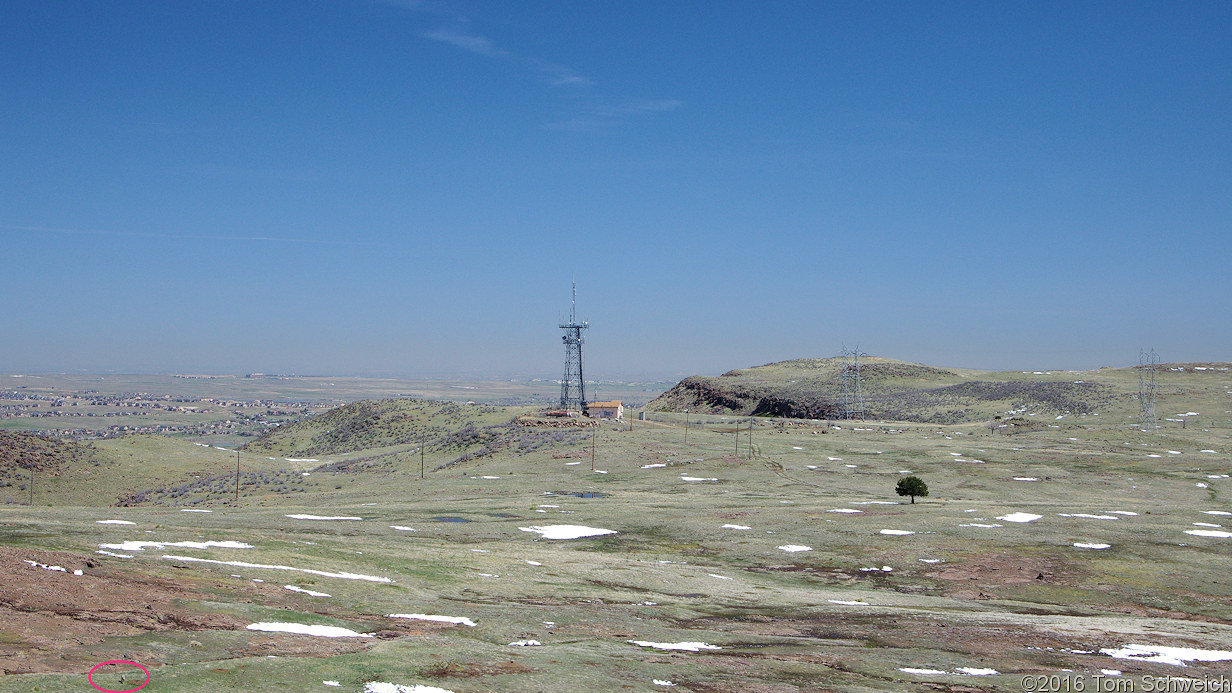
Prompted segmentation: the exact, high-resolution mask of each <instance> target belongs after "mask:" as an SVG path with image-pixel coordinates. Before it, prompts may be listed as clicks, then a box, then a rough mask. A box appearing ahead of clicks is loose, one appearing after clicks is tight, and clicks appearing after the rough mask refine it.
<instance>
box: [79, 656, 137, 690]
mask: <svg viewBox="0 0 1232 693" xmlns="http://www.w3.org/2000/svg"><path fill="white" fill-rule="evenodd" d="M108 664H131V665H133V666H135V667H137V668H138V669H140V670H141V673H143V674H145V683H142V684H141V685H140V686H137V687H136V688H128V689H125V690H122V691H116V690H112V689H110V688H103V687H102V686H100V685H98V684H97V683H94V672H96V671H98V668H99V667H105V666H107V665H108ZM86 680H87V681H89V682H90V685H91V686H94V688H95V689H97V690H100V691H102V692H103V693H135V692H136V691H139V690H141V689H142V688H145V687H146V685H147V684H149V683H150V671H149V670H148V669H146V668H145V667H143V666H141V665H140V664H138V663H136V662H130V661H128V660H127V659H113V660H111V661H109V662H102V663H100V664H95V665H94V668H93V669H91V670H90V673H88V674H86Z"/></svg>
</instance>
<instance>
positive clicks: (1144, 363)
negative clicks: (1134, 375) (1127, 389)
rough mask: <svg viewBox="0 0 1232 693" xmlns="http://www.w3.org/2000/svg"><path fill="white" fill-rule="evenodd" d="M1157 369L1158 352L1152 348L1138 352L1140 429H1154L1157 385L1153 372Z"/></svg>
mask: <svg viewBox="0 0 1232 693" xmlns="http://www.w3.org/2000/svg"><path fill="white" fill-rule="evenodd" d="M1158 371H1159V354H1156V353H1155V350H1154V349H1151V350H1150V351H1141V350H1140V351H1139V352H1138V407H1139V408H1140V410H1141V415H1142V421H1141V423H1142V430H1143V431H1154V430H1155V426H1156V421H1157V420H1156V418H1155V396H1156V394H1157V393H1158V387H1157V386H1156V384H1155V373H1156V372H1158Z"/></svg>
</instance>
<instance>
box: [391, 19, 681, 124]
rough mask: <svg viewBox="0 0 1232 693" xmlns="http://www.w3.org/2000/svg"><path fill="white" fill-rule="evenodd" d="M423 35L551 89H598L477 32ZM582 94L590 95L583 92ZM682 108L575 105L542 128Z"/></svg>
mask: <svg viewBox="0 0 1232 693" xmlns="http://www.w3.org/2000/svg"><path fill="white" fill-rule="evenodd" d="M387 1H388V2H399V4H401V1H400V0H387ZM405 2H406V3H410V4H402V6H403V7H405V8H407V9H413V10H416V11H417V12H420V13H425V14H436V15H438V16H439V12H432V11H430V10H429V9H428V8H427V7H426V6H425V5H424V4H422V3H419V2H415V1H414V0H405ZM458 22H461V23H464V24H466V25H467V26H469V20H468V19H467V18H458ZM455 24H456V22H455ZM420 36H421V37H422V38H425V39H428V40H430V41H436V42H438V43H442V44H445V45H449V46H453V47H454V48H458V49H460V50H464V51H467V52H469V53H473V54H475V55H480V56H483V57H486V58H493V59H499V60H508V61H514V62H515V63H521V64H522V65H524V66H525V67H527V68H528V69H530V70H533V71H535V72H538V73H539V74H540V76H542V77H543V79H544V80H545V81H546V82H547V84H548V85H550V86H552V87H561V88H565V89H577V90H588V89H589V88H591V87H594V86H595V81H594V80H592V79H591V78H589V77H587V76H586V75H584V74H582V73H580V72H578V71H577V70H574V69H573V68H571V67H569V66H567V65H561V64H559V63H555V62H552V61H550V60H544V59H543V58H539V57H535V56H528V55H523V54H520V53H518V52H517V51H515V50H509V49H507V48H504V47H502V46H501V45H499V44H498V43H497V42H496V41H493V40H492V39H490V38H488V37H487V36H483V35H482V34H480V33H477V32H474V31H468V30H461V29H457V28H451V27H448V26H441V27H439V28H437V29H435V30H433V31H428V32H424V33H421V34H420ZM579 93H587V92H584V91H583V92H579ZM682 105H683V103H682V102H681V101H678V100H675V99H658V100H650V99H643V100H631V101H624V102H619V103H609V104H605V105H596V103H595V102H593V101H592V102H591V103H590V104H588V105H583V106H582V107H580V108H578V107H576V106H574V107H573V113H572V114H571V115H570V117H567V118H564V119H562V120H559V121H556V122H551V123H547V124H545V125H544V126H543V127H544V129H547V130H564V131H572V132H585V131H597V130H604V129H608V128H613V127H618V126H620V125H623V124H625V123H628V122H629V121H630V120H632V119H635V118H639V117H643V116H648V115H653V114H659V113H668V112H671V111H674V110H676V109H678V108H680V107H681V106H682Z"/></svg>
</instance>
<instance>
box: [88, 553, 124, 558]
mask: <svg viewBox="0 0 1232 693" xmlns="http://www.w3.org/2000/svg"><path fill="white" fill-rule="evenodd" d="M94 553H101V554H102V555H104V556H114V557H115V558H132V556H130V555H128V554H126V553H112V552H110V551H95V552H94Z"/></svg>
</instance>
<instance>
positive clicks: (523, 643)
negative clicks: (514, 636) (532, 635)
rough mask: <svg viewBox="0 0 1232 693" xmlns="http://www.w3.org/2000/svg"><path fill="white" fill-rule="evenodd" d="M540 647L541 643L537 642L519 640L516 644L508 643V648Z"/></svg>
mask: <svg viewBox="0 0 1232 693" xmlns="http://www.w3.org/2000/svg"><path fill="white" fill-rule="evenodd" d="M541 645H543V643H541V642H539V641H538V640H519V641H517V642H511V643H509V645H508V647H539V646H541Z"/></svg>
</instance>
